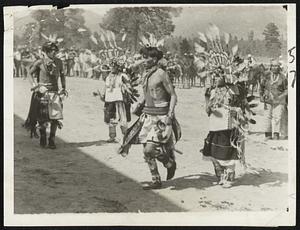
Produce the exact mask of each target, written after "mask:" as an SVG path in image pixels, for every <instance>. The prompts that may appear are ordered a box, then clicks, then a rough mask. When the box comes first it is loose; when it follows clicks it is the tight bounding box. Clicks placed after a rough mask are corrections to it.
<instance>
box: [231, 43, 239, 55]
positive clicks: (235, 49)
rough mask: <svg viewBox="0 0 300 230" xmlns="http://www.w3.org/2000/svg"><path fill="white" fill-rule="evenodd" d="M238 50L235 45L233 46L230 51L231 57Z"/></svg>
mask: <svg viewBox="0 0 300 230" xmlns="http://www.w3.org/2000/svg"><path fill="white" fill-rule="evenodd" d="M238 49H239V47H238V45H235V46H233V47H232V49H231V51H232V55H233V56H234V55H236V53H237V51H238Z"/></svg>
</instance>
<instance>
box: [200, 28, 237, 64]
mask: <svg viewBox="0 0 300 230" xmlns="http://www.w3.org/2000/svg"><path fill="white" fill-rule="evenodd" d="M198 34H199V39H200V40H201V41H202V42H204V43H205V44H206V47H207V49H204V48H203V47H202V46H201V45H200V44H198V43H197V42H196V43H195V50H196V52H197V53H199V54H202V55H203V54H205V55H207V56H208V59H209V60H210V64H211V65H212V66H219V67H220V66H221V67H223V68H228V67H229V66H230V65H231V64H232V59H233V58H232V57H233V56H235V55H236V53H237V51H238V46H237V45H235V46H233V47H232V49H231V52H230V50H229V48H228V46H229V42H230V36H229V34H228V33H226V32H224V33H221V31H220V29H219V28H218V27H217V26H216V25H215V24H212V23H210V24H209V26H208V28H207V29H206V32H205V34H204V33H201V32H198Z"/></svg>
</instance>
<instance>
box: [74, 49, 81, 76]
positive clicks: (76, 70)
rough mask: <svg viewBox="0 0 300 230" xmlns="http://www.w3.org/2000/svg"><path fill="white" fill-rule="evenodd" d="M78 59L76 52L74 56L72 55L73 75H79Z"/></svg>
mask: <svg viewBox="0 0 300 230" xmlns="http://www.w3.org/2000/svg"><path fill="white" fill-rule="evenodd" d="M80 72H81V68H80V60H79V55H78V54H77V53H76V56H75V57H74V75H75V77H80Z"/></svg>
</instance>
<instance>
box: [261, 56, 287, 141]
mask: <svg viewBox="0 0 300 230" xmlns="http://www.w3.org/2000/svg"><path fill="white" fill-rule="evenodd" d="M287 84H288V83H287V78H286V77H285V76H284V74H283V73H282V72H281V67H280V63H279V62H278V60H272V62H271V66H270V71H269V72H268V75H267V76H265V78H264V79H263V81H262V84H261V91H260V95H261V100H262V102H264V103H265V104H266V108H265V137H266V140H269V139H275V140H278V139H279V137H280V126H281V120H282V115H283V113H284V110H285V107H286V103H287V95H288V89H287Z"/></svg>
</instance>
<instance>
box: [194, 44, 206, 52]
mask: <svg viewBox="0 0 300 230" xmlns="http://www.w3.org/2000/svg"><path fill="white" fill-rule="evenodd" d="M195 51H196V52H197V53H203V52H204V51H205V49H204V48H203V47H202V46H201V45H199V44H198V43H197V42H195Z"/></svg>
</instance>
